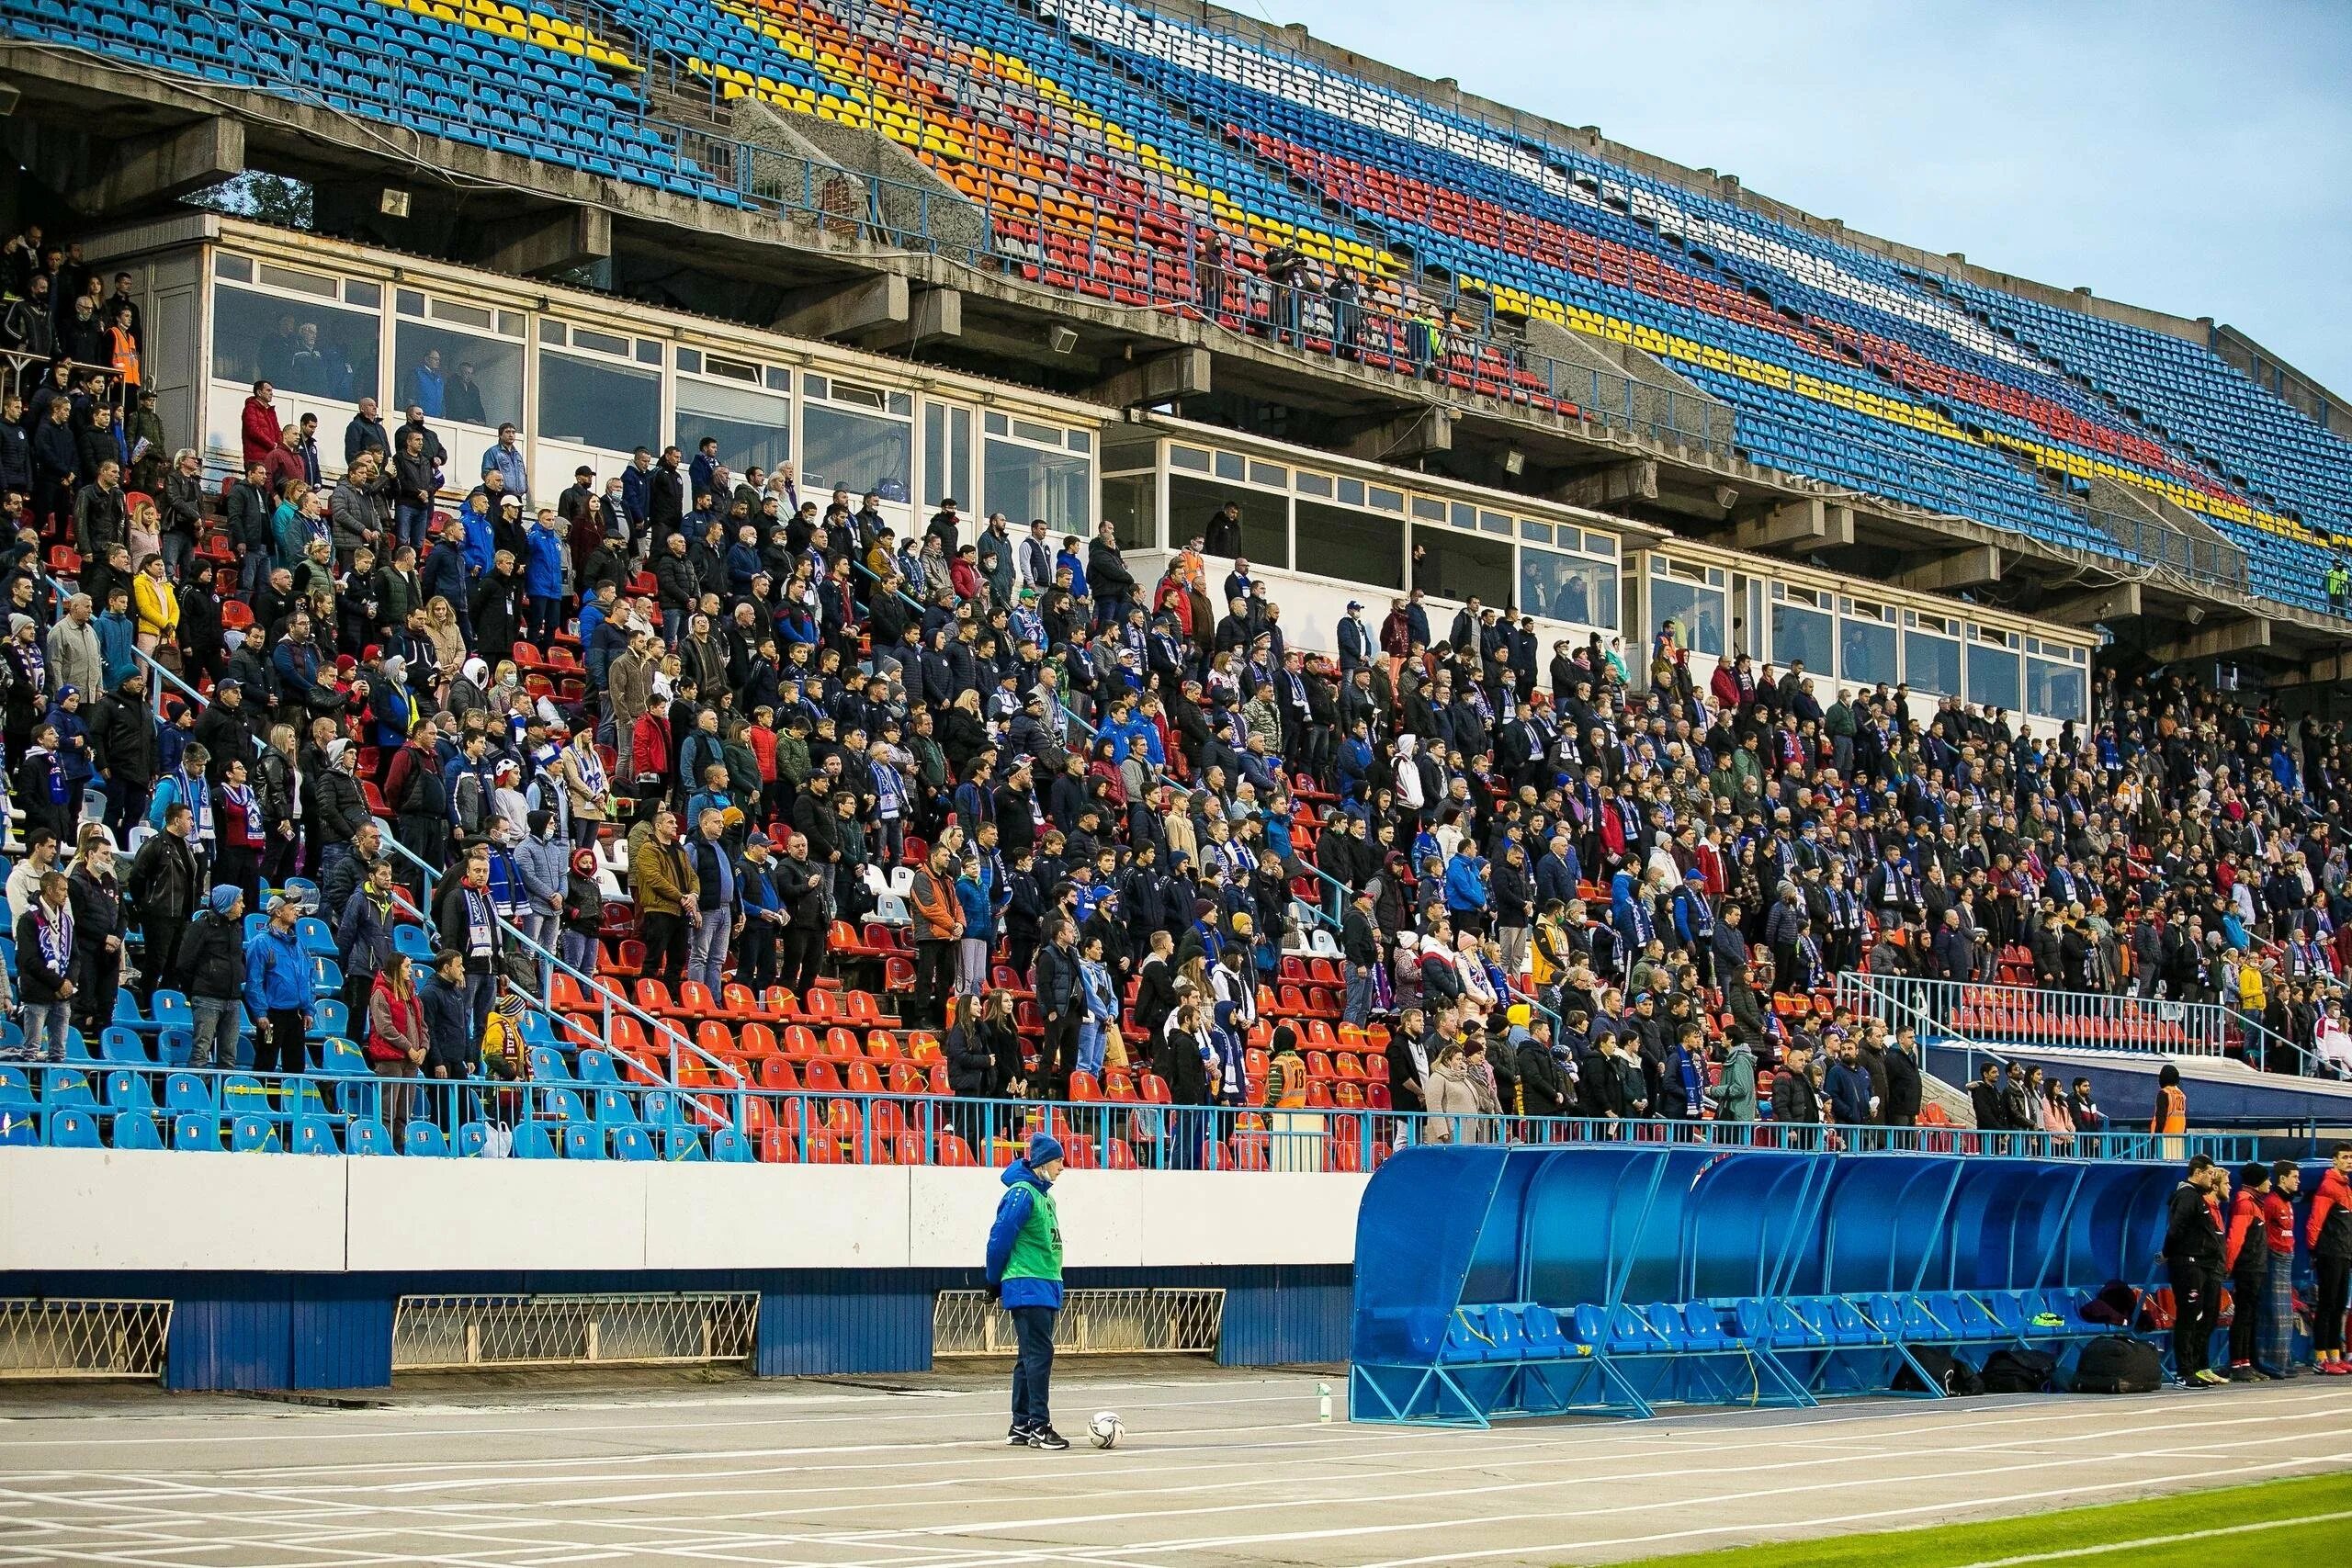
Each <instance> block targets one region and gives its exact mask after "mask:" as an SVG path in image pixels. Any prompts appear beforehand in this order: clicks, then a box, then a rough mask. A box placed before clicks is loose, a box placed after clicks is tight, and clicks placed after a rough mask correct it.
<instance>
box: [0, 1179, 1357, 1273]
mask: <svg viewBox="0 0 2352 1568" xmlns="http://www.w3.org/2000/svg"><path fill="white" fill-rule="evenodd" d="M1365 1180H1366V1178H1364V1177H1361V1176H1320V1175H1317V1176H1306V1175H1279V1174H1272V1173H1267V1174H1256V1173H1251V1174H1240V1173H1232V1172H1219V1171H1132V1170H1118V1171H1112V1170H1082V1171H1071V1172H1069V1173H1068V1174H1066V1175H1065V1176H1064V1177H1063V1178H1062V1179H1061V1180H1060V1181H1059V1182H1057V1184H1056V1186H1055V1195H1056V1197H1057V1200H1058V1209H1059V1213H1060V1216H1061V1225H1062V1236H1063V1245H1064V1253H1065V1258H1066V1260H1067V1262H1068V1263H1069V1266H1070V1267H1072V1268H1078V1269H1085V1268H1141V1267H1177V1266H1183V1265H1220V1264H1234V1265H1238V1264H1268V1263H1287V1264H1317V1263H1349V1262H1352V1261H1353V1260H1354V1257H1355V1234H1356V1205H1357V1202H1358V1201H1359V1200H1360V1199H1361V1198H1362V1196H1363V1186H1364V1182H1365ZM1002 1190H1003V1188H1002V1183H1001V1173H1000V1172H998V1171H994V1170H968V1169H957V1170H951V1169H944V1168H936V1167H915V1168H901V1167H896V1166H797V1165H712V1164H695V1165H664V1164H648V1165H635V1164H630V1165H623V1164H619V1163H616V1162H605V1163H600V1164H589V1163H586V1162H582V1163H579V1164H573V1163H571V1162H569V1161H560V1160H512V1159H509V1160H480V1159H469V1160H435V1159H406V1158H379V1159H339V1158H316V1157H309V1156H294V1155H262V1154H250V1155H237V1154H220V1155H197V1154H178V1153H170V1152H138V1151H118V1150H107V1149H24V1148H10V1149H0V1272H6V1271H8V1270H34V1269H238V1270H253V1271H260V1272H271V1273H334V1272H345V1271H370V1272H374V1271H382V1272H400V1273H417V1272H431V1271H434V1270H439V1269H906V1268H967V1267H977V1266H978V1264H979V1262H980V1260H981V1254H982V1249H983V1247H984V1246H985V1244H986V1241H987V1238H988V1228H989V1218H990V1216H992V1215H993V1214H994V1213H995V1212H996V1203H997V1199H998V1196H999V1195H1000V1194H1001V1191H1002Z"/></svg>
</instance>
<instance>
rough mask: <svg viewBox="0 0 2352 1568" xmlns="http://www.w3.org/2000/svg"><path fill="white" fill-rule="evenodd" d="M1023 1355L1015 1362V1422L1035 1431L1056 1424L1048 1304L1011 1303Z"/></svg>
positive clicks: (1051, 1317) (1051, 1321) (1051, 1311)
mask: <svg viewBox="0 0 2352 1568" xmlns="http://www.w3.org/2000/svg"><path fill="white" fill-rule="evenodd" d="M1005 1312H1006V1314H1007V1315H1008V1316H1010V1317H1011V1318H1012V1332H1013V1337H1014V1340H1015V1342H1016V1343H1017V1344H1018V1345H1019V1346H1020V1348H1021V1359H1019V1360H1017V1361H1015V1362H1014V1363H1013V1364H1012V1424H1013V1425H1014V1426H1016V1427H1020V1428H1021V1429H1022V1430H1023V1431H1024V1432H1035V1431H1037V1430H1038V1429H1040V1428H1041V1427H1050V1426H1052V1425H1053V1424H1054V1418H1053V1413H1052V1410H1051V1398H1052V1394H1053V1391H1054V1317H1055V1309H1054V1308H1052V1307H1047V1306H1027V1307H1007V1308H1005Z"/></svg>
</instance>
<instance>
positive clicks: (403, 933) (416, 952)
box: [392, 921, 433, 964]
mask: <svg viewBox="0 0 2352 1568" xmlns="http://www.w3.org/2000/svg"><path fill="white" fill-rule="evenodd" d="M392 951H393V952H394V953H406V954H408V956H409V957H410V958H411V959H413V960H414V961H416V962H417V963H420V964H425V963H430V962H432V959H433V939H432V938H431V937H430V936H428V935H426V934H425V930H424V927H423V926H420V925H413V924H411V923H409V922H407V921H402V922H401V924H399V925H396V926H394V927H393V928H392Z"/></svg>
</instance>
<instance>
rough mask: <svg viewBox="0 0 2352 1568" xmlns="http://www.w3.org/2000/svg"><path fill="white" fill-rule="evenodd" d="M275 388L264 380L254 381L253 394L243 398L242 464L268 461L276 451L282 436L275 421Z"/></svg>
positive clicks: (248, 465)
mask: <svg viewBox="0 0 2352 1568" xmlns="http://www.w3.org/2000/svg"><path fill="white" fill-rule="evenodd" d="M276 402H277V389H276V388H274V387H272V386H271V385H270V384H269V383H268V382H266V381H255V382H254V395H253V396H252V397H250V398H247V399H246V400H245V415H244V422H243V428H242V432H241V434H243V439H244V446H245V467H246V468H252V467H253V466H254V464H255V463H264V462H267V461H268V460H269V455H270V454H271V453H272V452H275V451H276V450H277V448H278V446H280V445H281V444H282V442H283V440H284V435H283V433H282V431H281V430H280V428H279V426H278V423H277V407H276Z"/></svg>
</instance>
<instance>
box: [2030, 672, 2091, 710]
mask: <svg viewBox="0 0 2352 1568" xmlns="http://www.w3.org/2000/svg"><path fill="white" fill-rule="evenodd" d="M2026 681H2027V685H2026V693H2025V705H2026V710H2027V711H2028V712H2029V713H2038V714H2041V715H2044V716H2048V717H2051V718H2056V719H2068V718H2071V719H2073V720H2075V722H2076V723H2087V722H2088V721H2089V718H2090V690H2089V682H2088V681H2087V680H2086V677H2085V674H2084V671H2083V668H2082V666H2080V665H2078V664H2059V663H2054V662H2052V660H2047V659H2029V660H2026Z"/></svg>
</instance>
